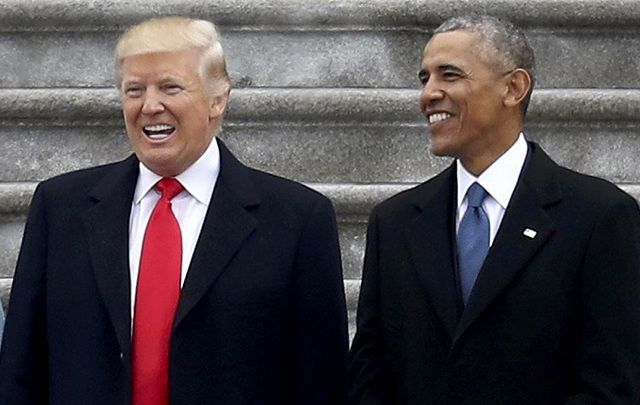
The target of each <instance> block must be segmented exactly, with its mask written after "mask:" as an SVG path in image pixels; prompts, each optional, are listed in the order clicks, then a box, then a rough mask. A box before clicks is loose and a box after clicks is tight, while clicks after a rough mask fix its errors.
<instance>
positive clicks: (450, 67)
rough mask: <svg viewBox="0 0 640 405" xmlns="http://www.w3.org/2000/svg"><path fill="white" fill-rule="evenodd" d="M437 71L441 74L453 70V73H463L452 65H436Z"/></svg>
mask: <svg viewBox="0 0 640 405" xmlns="http://www.w3.org/2000/svg"><path fill="white" fill-rule="evenodd" d="M438 70H439V71H441V72H443V71H445V70H453V71H455V72H459V73H464V71H463V70H462V69H460V68H459V67H458V66H456V65H452V64H442V65H438Z"/></svg>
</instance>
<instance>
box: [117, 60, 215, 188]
mask: <svg viewBox="0 0 640 405" xmlns="http://www.w3.org/2000/svg"><path fill="white" fill-rule="evenodd" d="M200 55H201V51H200V50H198V49H193V48H191V49H185V50H181V51H172V52H153V53H144V54H138V55H132V56H128V57H126V58H124V59H123V60H122V65H121V71H122V84H121V88H120V91H121V96H122V111H123V114H124V120H125V125H126V128H127V134H128V136H129V140H130V141H131V145H132V146H133V149H134V151H135V153H136V155H137V157H138V159H140V161H141V162H142V163H144V165H145V166H147V167H148V168H149V169H150V170H151V171H153V172H154V173H156V174H158V175H160V176H163V177H174V176H177V175H178V174H180V173H182V172H183V171H185V170H186V169H187V168H188V167H189V166H191V164H193V163H194V162H195V161H196V160H198V158H199V157H200V156H202V154H203V153H204V151H205V150H206V149H207V147H208V146H209V144H210V143H211V141H212V139H213V137H214V135H215V130H216V123H217V122H218V120H220V119H221V118H222V114H223V112H224V109H225V107H226V102H227V95H226V94H225V95H222V96H218V97H209V96H208V95H207V94H206V92H205V86H204V84H203V83H202V79H201V77H200V75H199V74H198V68H199V63H200Z"/></svg>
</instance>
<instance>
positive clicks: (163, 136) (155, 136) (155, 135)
mask: <svg viewBox="0 0 640 405" xmlns="http://www.w3.org/2000/svg"><path fill="white" fill-rule="evenodd" d="M168 136H169V135H165V134H149V135H148V137H149V138H151V139H156V140H157V139H164V138H166V137H168Z"/></svg>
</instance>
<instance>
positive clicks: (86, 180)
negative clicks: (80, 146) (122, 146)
mask: <svg viewBox="0 0 640 405" xmlns="http://www.w3.org/2000/svg"><path fill="white" fill-rule="evenodd" d="M130 168H135V169H137V160H136V159H135V158H134V157H133V156H130V157H129V158H127V159H125V160H122V161H119V162H113V163H108V164H104V165H99V166H94V167H89V168H85V169H79V170H75V171H72V172H68V173H63V174H59V175H57V176H54V177H51V178H49V179H47V180H44V181H42V182H41V183H40V184H38V186H37V188H36V192H37V193H46V195H47V196H51V197H53V198H60V199H61V200H69V199H72V198H73V197H74V196H81V195H82V196H85V195H87V194H88V193H89V192H90V190H92V189H93V188H94V187H95V186H96V184H97V183H99V182H100V181H101V180H102V179H108V178H110V177H112V176H114V175H115V174H116V173H122V172H123V171H125V170H128V169H130Z"/></svg>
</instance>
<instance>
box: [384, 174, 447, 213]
mask: <svg viewBox="0 0 640 405" xmlns="http://www.w3.org/2000/svg"><path fill="white" fill-rule="evenodd" d="M453 174H455V173H454V172H453V169H452V167H449V168H448V169H446V170H444V171H443V172H441V173H440V174H438V175H436V176H434V177H432V178H430V179H429V180H427V181H425V182H423V183H420V184H418V185H416V186H413V187H411V188H408V189H406V190H403V191H401V192H399V193H397V194H395V195H393V196H391V197H389V198H387V199H386V200H384V201H382V202H381V203H379V204H378V205H376V206H375V208H374V212H375V213H376V215H379V216H383V217H395V216H397V215H401V214H404V213H407V212H414V210H415V209H416V208H417V207H422V206H424V205H426V204H428V203H429V201H431V200H432V199H433V198H437V197H441V195H440V193H441V192H442V191H443V190H446V189H447V187H450V186H451V183H450V182H451V176H452V175H453Z"/></svg>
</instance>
